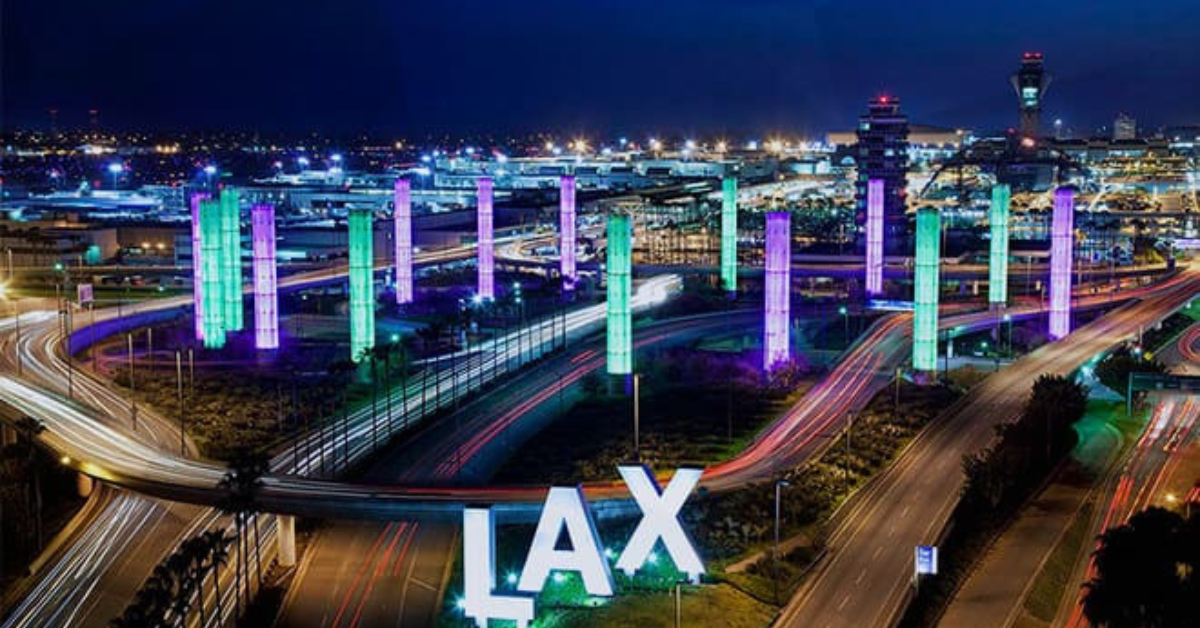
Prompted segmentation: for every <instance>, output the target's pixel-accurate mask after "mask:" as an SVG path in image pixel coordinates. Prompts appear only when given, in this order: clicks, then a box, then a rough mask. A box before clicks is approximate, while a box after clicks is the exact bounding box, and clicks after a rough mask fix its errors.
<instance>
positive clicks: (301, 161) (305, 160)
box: [296, 157, 308, 168]
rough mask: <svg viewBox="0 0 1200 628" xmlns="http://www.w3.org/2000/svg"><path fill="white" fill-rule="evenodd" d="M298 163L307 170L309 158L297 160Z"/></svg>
mask: <svg viewBox="0 0 1200 628" xmlns="http://www.w3.org/2000/svg"><path fill="white" fill-rule="evenodd" d="M296 163H298V164H300V166H301V167H303V168H307V167H308V157H300V158H298V159H296Z"/></svg>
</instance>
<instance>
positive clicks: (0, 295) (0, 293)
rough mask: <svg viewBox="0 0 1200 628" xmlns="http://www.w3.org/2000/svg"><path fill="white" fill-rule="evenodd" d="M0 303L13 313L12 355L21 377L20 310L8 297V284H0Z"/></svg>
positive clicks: (14, 301) (18, 374)
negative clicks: (3, 303) (13, 340)
mask: <svg viewBox="0 0 1200 628" xmlns="http://www.w3.org/2000/svg"><path fill="white" fill-rule="evenodd" d="M0 301H5V302H7V303H8V305H9V307H11V308H12V313H13V333H14V334H15V336H16V337H15V342H14V344H13V354H14V355H15V356H16V362H17V376H18V377H20V376H21V310H20V309H18V308H17V302H16V300H14V299H11V298H9V296H8V284H6V283H0Z"/></svg>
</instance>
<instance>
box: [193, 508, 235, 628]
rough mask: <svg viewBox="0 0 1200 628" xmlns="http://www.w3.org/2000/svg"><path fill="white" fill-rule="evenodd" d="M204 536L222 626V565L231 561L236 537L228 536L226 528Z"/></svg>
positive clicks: (218, 622)
mask: <svg viewBox="0 0 1200 628" xmlns="http://www.w3.org/2000/svg"><path fill="white" fill-rule="evenodd" d="M202 538H203V539H204V544H205V547H206V548H207V550H208V566H209V568H210V569H212V572H213V592H214V593H215V594H216V596H215V597H216V599H217V625H218V626H221V625H223V623H222V622H224V620H225V613H224V604H223V603H222V602H223V600H222V599H221V565H224V564H226V563H228V562H229V544H230V543H233V540H234V537H231V536H226V535H225V530H223V529H218V530H209V531H207V532H205V533H204V534H203V537H202ZM201 584H203V581H201ZM201 594H203V586H201ZM201 604H203V602H202V603H201ZM201 623H203V622H201Z"/></svg>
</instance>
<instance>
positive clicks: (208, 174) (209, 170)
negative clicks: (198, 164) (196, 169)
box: [204, 164, 217, 192]
mask: <svg viewBox="0 0 1200 628" xmlns="http://www.w3.org/2000/svg"><path fill="white" fill-rule="evenodd" d="M216 174H217V167H216V166H214V165H212V164H209V165H207V166H205V167H204V177H205V180H206V181H207V183H206V187H207V188H208V190H209V191H210V192H211V191H212V186H213V184H212V181H213V176H214V175H216Z"/></svg>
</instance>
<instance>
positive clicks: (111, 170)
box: [108, 161, 125, 190]
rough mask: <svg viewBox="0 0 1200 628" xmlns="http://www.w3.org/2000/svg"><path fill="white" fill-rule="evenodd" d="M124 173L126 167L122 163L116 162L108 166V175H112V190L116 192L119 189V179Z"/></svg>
mask: <svg viewBox="0 0 1200 628" xmlns="http://www.w3.org/2000/svg"><path fill="white" fill-rule="evenodd" d="M122 172H125V166H124V165H122V164H121V163H120V162H116V161H114V162H113V163H111V164H108V174H111V175H112V188H113V189H114V190H115V189H117V178H118V177H120V176H121V173H122Z"/></svg>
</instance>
